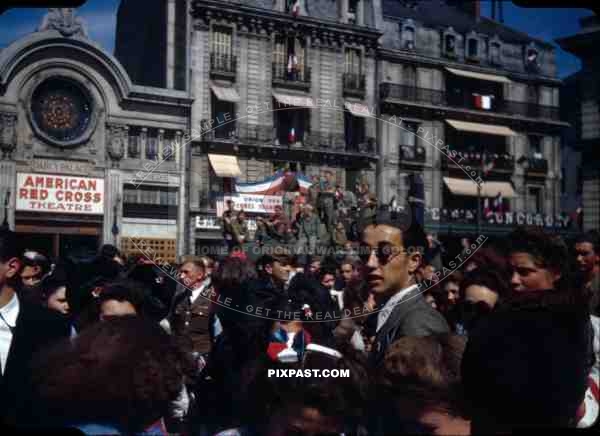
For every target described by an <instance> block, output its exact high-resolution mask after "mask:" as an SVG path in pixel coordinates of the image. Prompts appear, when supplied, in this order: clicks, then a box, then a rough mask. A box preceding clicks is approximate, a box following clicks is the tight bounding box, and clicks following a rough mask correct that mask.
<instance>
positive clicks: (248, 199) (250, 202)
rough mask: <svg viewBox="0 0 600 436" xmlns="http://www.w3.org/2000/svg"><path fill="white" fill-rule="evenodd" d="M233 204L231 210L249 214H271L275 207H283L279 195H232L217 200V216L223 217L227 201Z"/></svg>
mask: <svg viewBox="0 0 600 436" xmlns="http://www.w3.org/2000/svg"><path fill="white" fill-rule="evenodd" d="M228 200H231V201H232V202H233V210H235V211H239V210H242V209H243V210H244V211H245V212H250V213H273V212H275V206H283V200H282V197H281V196H279V195H255V194H237V195H236V194H234V195H226V196H224V197H222V198H219V199H218V200H217V216H218V217H221V216H223V212H224V211H225V210H227V201H228Z"/></svg>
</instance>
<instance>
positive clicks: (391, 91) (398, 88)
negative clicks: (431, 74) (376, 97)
mask: <svg viewBox="0 0 600 436" xmlns="http://www.w3.org/2000/svg"><path fill="white" fill-rule="evenodd" d="M380 95H381V99H382V100H385V99H388V98H395V99H398V100H407V101H413V102H415V103H426V104H434V105H445V104H446V99H445V95H444V91H438V90H435V89H427V88H418V87H416V86H406V85H399V84H397V83H389V82H388V83H382V84H381V87H380Z"/></svg>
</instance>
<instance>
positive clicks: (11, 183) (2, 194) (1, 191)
mask: <svg viewBox="0 0 600 436" xmlns="http://www.w3.org/2000/svg"><path fill="white" fill-rule="evenodd" d="M16 179H17V176H16V164H15V162H13V161H0V207H1V208H2V212H0V217H2V218H1V219H0V224H2V223H3V222H4V218H5V217H4V214H5V213H7V214H8V218H7V221H8V225H9V228H10V229H11V230H14V229H15V207H16V198H17V197H16V196H17V193H16V192H15V180H16ZM9 192H10V201H9V204H8V208H7V209H5V207H4V202H5V201H6V195H8V194H9Z"/></svg>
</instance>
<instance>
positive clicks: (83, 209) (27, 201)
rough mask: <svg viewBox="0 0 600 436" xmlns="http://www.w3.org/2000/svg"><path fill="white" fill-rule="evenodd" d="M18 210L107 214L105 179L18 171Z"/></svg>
mask: <svg viewBox="0 0 600 436" xmlns="http://www.w3.org/2000/svg"><path fill="white" fill-rule="evenodd" d="M16 196H17V205H16V209H17V210H18V211H28V212H49V213H69V214H86V215H103V214H104V179H97V178H90V177H77V176H70V175H69V176H67V175H57V174H35V173H17V192H16Z"/></svg>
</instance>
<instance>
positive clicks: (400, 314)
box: [360, 208, 449, 365]
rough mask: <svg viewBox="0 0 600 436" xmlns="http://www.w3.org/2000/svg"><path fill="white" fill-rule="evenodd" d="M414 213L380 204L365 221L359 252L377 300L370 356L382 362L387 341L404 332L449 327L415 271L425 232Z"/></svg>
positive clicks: (421, 333)
mask: <svg viewBox="0 0 600 436" xmlns="http://www.w3.org/2000/svg"><path fill="white" fill-rule="evenodd" d="M413 218H414V217H411V216H409V215H403V214H401V213H400V212H395V211H391V210H389V208H381V209H380V210H378V212H377V214H376V215H375V216H374V217H373V218H372V219H370V220H368V221H366V222H364V223H363V227H364V228H363V236H362V246H361V250H360V255H361V258H362V259H363V262H364V263H365V265H366V267H367V271H368V272H367V282H368V285H369V288H370V290H371V292H373V293H374V295H375V299H376V301H377V308H379V309H380V311H379V313H377V329H376V335H375V341H374V343H373V347H372V351H371V356H370V357H371V362H372V363H373V364H374V365H377V364H379V362H381V360H382V358H383V356H384V354H385V351H386V349H387V347H388V346H389V345H391V344H392V342H394V341H395V340H396V339H398V338H400V337H402V336H428V335H432V334H438V333H448V332H449V328H448V324H447V323H446V320H445V319H444V317H443V316H442V315H441V314H440V313H439V312H438V311H436V310H435V309H433V308H432V307H431V306H430V305H429V304H427V303H426V302H425V299H424V298H423V296H422V291H423V290H424V289H421V287H420V286H419V285H418V284H417V283H416V281H415V271H416V270H417V268H418V267H419V265H420V264H421V261H422V253H423V250H424V248H425V246H426V242H425V235H424V233H423V230H422V228H421V227H420V225H419V224H418V223H417V222H416V220H415V219H413Z"/></svg>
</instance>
